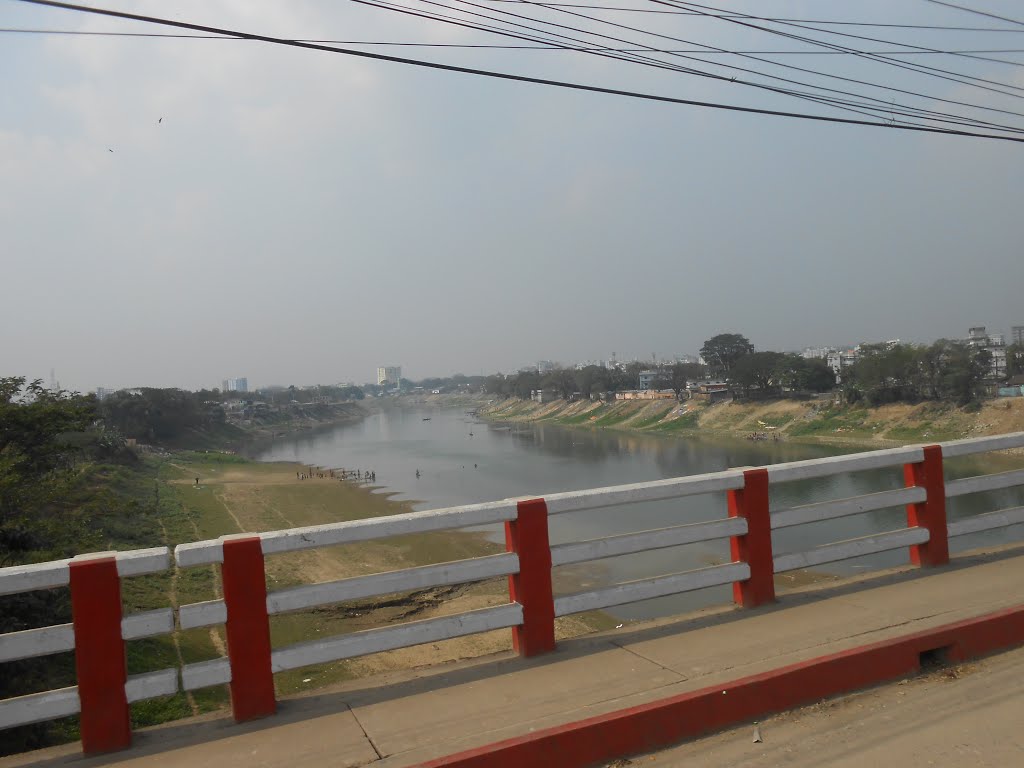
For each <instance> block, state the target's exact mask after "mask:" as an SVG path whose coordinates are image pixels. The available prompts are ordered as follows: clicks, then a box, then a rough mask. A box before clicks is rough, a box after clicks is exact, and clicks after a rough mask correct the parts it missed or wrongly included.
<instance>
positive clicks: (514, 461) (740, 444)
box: [259, 407, 1024, 617]
mask: <svg viewBox="0 0 1024 768" xmlns="http://www.w3.org/2000/svg"><path fill="white" fill-rule="evenodd" d="M853 450H856V449H853V448H843V447H837V446H824V445H800V444H795V443H786V442H777V443H776V442H772V441H765V442H757V443H752V442H750V441H746V440H742V439H732V438H721V437H716V438H704V439H699V440H698V439H680V438H668V437H661V436H654V435H639V434H630V433H625V432H614V431H607V430H596V429H593V430H592V429H585V428H581V429H570V428H565V427H560V426H557V425H552V424H489V423H484V422H481V421H479V420H478V419H476V418H474V417H473V416H471V415H469V414H467V413H466V412H464V411H462V410H458V409H442V408H438V407H434V408H402V407H394V408H391V409H388V410H384V411H382V412H380V413H375V414H372V415H370V416H368V417H367V418H366V419H365V420H363V421H362V422H360V423H358V424H352V425H346V426H342V427H337V428H334V429H330V430H327V431H322V432H310V433H306V434H301V435H298V436H292V437H288V438H286V439H278V440H277V441H276V442H275V444H273V445H272V446H271V447H270V448H269V449H268V450H266V451H264V452H263V453H262V454H260V456H259V458H261V459H264V460H288V461H298V462H303V463H307V464H317V465H320V466H325V467H332V468H338V467H345V468H348V469H362V470H364V471H365V470H370V471H374V472H376V473H377V484H378V485H379V486H381V487H382V488H383V489H384V490H386V491H387V492H390V493H394V494H396V495H397V496H398V498H403V499H406V500H408V501H410V503H412V504H413V506H414V507H415V508H418V509H426V508H432V507H442V506H454V505H459V504H469V503H473V502H481V501H492V500H495V499H502V498H508V497H513V496H525V495H543V494H547V493H554V492H558V491H567V490H579V489H584V488H595V487H601V486H608V485H620V484H624V483H636V482H643V481H650V480H659V479H663V478H668V477H679V476H683V475H693V474H700V473H706V472H717V471H720V470H724V469H729V468H734V467H743V466H758V465H765V464H773V463H778V462H783V461H798V460H803V459H810V458H818V457H825V456H832V455H837V454H839V453H846V452H851V451H853ZM948 465H949V466H948V467H947V474H948V476H949V477H950V478H951V479H952V478H955V477H965V476H969V475H975V474H985V473H988V472H995V471H1003V470H1005V469H1010V468H1015V467H1019V466H1020V465H1021V462H1020V460H1016V461H1014V460H1009V459H1006V458H1003V457H987V458H985V459H982V460H979V459H959V460H956V461H951V462H948ZM902 486H903V476H902V469H901V468H900V467H893V468H890V469H884V470H873V471H869V472H859V473H856V474H849V475H835V476H831V477H824V478H815V479H811V480H802V481H797V482H791V483H785V484H779V485H775V486H773V487H772V490H771V504H772V506H773V508H784V507H790V506H797V505H800V504H808V503H811V502H814V501H823V500H825V499H833V498H845V497H850V496H859V495H864V494H868V493H876V492H879V491H883V490H891V489H895V488H900V487H902ZM1020 504H1024V492H1022V491H1020V490H1007V491H996V492H992V493H986V494H976V495H974V496H968V497H961V498H958V499H953V500H951V501H950V503H949V516H950V519H951V520H956V519H960V518H962V517H965V516H968V515H974V514H978V513H979V512H984V511H990V510H992V509H999V508H1005V507H1010V506H1016V505H1020ZM725 515H726V502H725V498H724V494H715V495H703V496H693V497H687V498H683V499H673V500H668V501H660V502H650V503H645V504H635V505H630V506H625V507H613V508H608V509H599V510H590V511H587V512H579V513H573V514H566V515H558V516H554V517H552V519H551V538H552V541H553V542H554V543H558V542H564V541H569V540H574V541H578V540H581V539H588V538H598V537H601V536H608V535H613V534H617V533H627V532H631V531H637V530H642V529H647V528H661V527H665V526H670V525H680V524H684V523H692V522H699V521H702V520H712V519H716V518H721V517H724V516H725ZM905 526H906V515H905V512H904V510H903V509H902V508H894V509H886V510H877V511H874V512H869V513H865V514H861V515H854V516H851V517H847V518H839V519H836V520H829V521H823V522H820V523H813V524H810V525H804V526H798V527H794V528H789V529H782V530H779V531H776V533H775V537H774V539H775V540H774V545H775V550H776V552H777V553H780V554H781V553H784V552H794V551H802V550H806V549H808V548H811V547H814V546H818V545H820V544H824V543H828V542H833V541H838V540H842V539H847V538H854V537H858V536H864V535H867V534H869V533H874V532H878V531H881V530H894V529H897V528H903V527H905ZM1018 528H1022V529H1024V526H1018ZM1020 536H1024V530H1012V529H1011V530H1008V531H996V532H990V533H983V534H975V535H972V536H965V537H961V538H959V539H956V540H954V541H953V542H952V547H953V549H954V550H955V551H960V550H962V549H964V548H969V547H977V546H981V545H984V544H992V543H997V542H1001V541H1008V540H1013V538H1014V537H1020ZM727 559H728V546H727V543H726V542H712V543H702V544H693V545H688V546H684V547H675V548H672V549H666V550H660V551H656V552H648V553H643V554H640V555H630V556H625V557H619V558H610V559H608V560H606V561H603V562H602V563H600V564H599V567H595V568H592V569H591V571H590V573H591V574H593V573H600V574H601V578H602V579H604V580H605V581H606V582H608V583H610V582H614V581H624V580H630V579H637V578H646V577H650V576H655V575H660V574H664V573H672V572H676V571H681V570H688V569H691V568H699V567H702V566H705V565H709V564H713V563H717V562H724V561H725V560H727ZM906 560H907V553H906V550H901V551H896V552H890V553H882V554H879V555H872V556H869V557H867V558H861V559H858V560H856V561H848V562H847V563H836V564H833V565H831V566H824V567H823V568H822V570H825V571H828V572H833V573H851V572H856V571H857V569H860V568H864V567H865V566H870V567H876V568H877V567H887V566H891V565H897V564H900V563H905V562H906ZM562 581H564V580H562ZM724 599H728V590H727V589H715V590H703V591H701V592H700V593H693V594H689V595H683V596H678V597H672V598H659V599H658V600H655V601H650V602H649V603H645V604H640V605H634V606H625V607H622V608H620V609H616V610H615V613H617V614H618V615H620V616H629V617H638V616H650V615H663V614H666V613H677V612H680V611H682V610H688V609H690V608H694V607H699V606H702V605H708V604H710V603H713V602H718V601H721V600H724Z"/></svg>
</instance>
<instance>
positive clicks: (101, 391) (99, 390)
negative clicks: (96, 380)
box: [96, 387, 117, 402]
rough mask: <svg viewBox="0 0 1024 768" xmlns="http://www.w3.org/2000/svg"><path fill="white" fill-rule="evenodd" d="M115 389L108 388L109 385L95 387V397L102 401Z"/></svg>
mask: <svg viewBox="0 0 1024 768" xmlns="http://www.w3.org/2000/svg"><path fill="white" fill-rule="evenodd" d="M116 391H117V390H116V389H110V388H109V387H96V399H97V400H99V401H100V402H103V401H104V400H106V399H107V398H108V397H110V396H111V395H112V394H114V393H115V392H116Z"/></svg>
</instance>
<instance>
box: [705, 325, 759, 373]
mask: <svg viewBox="0 0 1024 768" xmlns="http://www.w3.org/2000/svg"><path fill="white" fill-rule="evenodd" d="M753 351H754V345H753V344H751V343H750V341H749V339H747V337H746V336H743V335H741V334H739V333H720V334H718V335H717V336H712V337H711V338H710V339H708V340H707V341H705V342H704V346H703V347H701V348H700V355H701V357H703V358H704V362H705V363H707V365H708V368H710V369H711V372H712V373H714V374H715V375H717V376H726V377H728V376H729V374H730V372H731V371H732V368H733V366H734V365H735V364H736V361H737V360H739V359H740V358H741V357H743V356H744V355H749V354H750V353H752V352H753Z"/></svg>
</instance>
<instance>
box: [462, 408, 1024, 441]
mask: <svg viewBox="0 0 1024 768" xmlns="http://www.w3.org/2000/svg"><path fill="white" fill-rule="evenodd" d="M480 414H481V415H482V416H484V417H485V418H487V419H490V420H494V421H524V422H525V421H543V422H552V423H556V424H563V425H565V426H574V427H592V428H604V429H620V430H629V431H636V432H645V433H650V434H663V435H697V434H731V435H740V436H747V435H750V434H751V433H760V434H762V435H764V436H767V437H770V436H772V435H778V436H779V437H780V438H782V439H785V440H801V441H814V442H831V441H841V442H848V443H857V444H864V445H874V446H876V447H882V446H890V445H896V444H900V445H903V444H910V443H920V442H928V441H933V442H939V441H943V440H953V439H958V438H962V437H979V436H983V435H996V434H1003V433H1006V432H1017V431H1022V430H1024V398H1002V399H997V400H988V401H985V402H984V403H983V404H982V405H981V406H980V408H977V409H963V408H956V407H954V406H952V405H947V404H943V403H921V404H918V405H906V404H901V403H897V404H893V405H885V406H881V407H878V408H868V407H866V406H863V405H836V404H835V403H833V402H832V401H831V400H772V401H767V402H757V403H733V402H727V403H717V404H715V405H707V404H702V403H698V402H695V401H685V402H682V403H680V402H676V401H675V400H617V401H613V402H609V403H602V402H590V401H589V400H587V401H578V402H574V403H569V402H566V401H564V400H556V401H554V402H550V403H535V402H532V401H529V400H517V399H508V400H494V401H492V402H491V403H489V404H488V405H485V406H484V407H483V408H481V410H480Z"/></svg>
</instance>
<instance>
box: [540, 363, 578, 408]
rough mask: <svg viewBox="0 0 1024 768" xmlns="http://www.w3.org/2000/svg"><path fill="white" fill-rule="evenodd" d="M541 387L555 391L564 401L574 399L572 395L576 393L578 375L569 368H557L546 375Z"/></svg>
mask: <svg viewBox="0 0 1024 768" xmlns="http://www.w3.org/2000/svg"><path fill="white" fill-rule="evenodd" d="M541 387H542V388H544V389H553V390H555V391H556V392H557V393H558V395H559V396H560V397H561V398H562V399H563V400H568V399H569V398H571V397H572V393H573V392H575V391H576V375H575V373H574V372H573V371H570V370H569V369H568V368H555V369H554V370H552V371H548V372H547V373H546V374H544V378H543V379H542V380H541Z"/></svg>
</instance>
